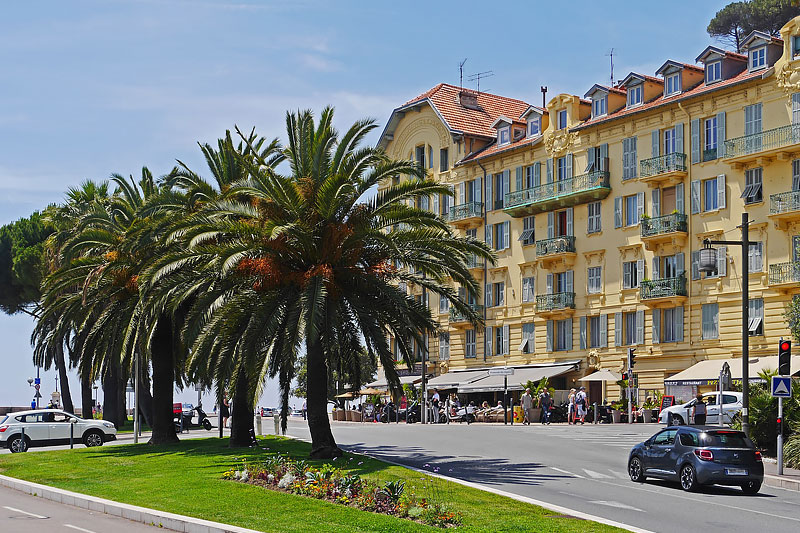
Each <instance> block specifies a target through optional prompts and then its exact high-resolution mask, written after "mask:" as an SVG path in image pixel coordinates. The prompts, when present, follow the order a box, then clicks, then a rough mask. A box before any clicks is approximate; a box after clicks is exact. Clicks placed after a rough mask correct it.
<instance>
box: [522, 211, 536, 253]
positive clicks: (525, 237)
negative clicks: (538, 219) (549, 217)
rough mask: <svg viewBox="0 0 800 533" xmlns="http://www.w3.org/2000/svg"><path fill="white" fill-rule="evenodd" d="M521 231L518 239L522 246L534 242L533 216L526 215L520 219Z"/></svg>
mask: <svg viewBox="0 0 800 533" xmlns="http://www.w3.org/2000/svg"><path fill="white" fill-rule="evenodd" d="M522 224H523V226H522V233H520V235H519V240H520V242H521V243H522V245H523V246H530V245H532V244H536V232H535V229H534V216H533V215H531V216H528V217H525V218H523V219H522Z"/></svg>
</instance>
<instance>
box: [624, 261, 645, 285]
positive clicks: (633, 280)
mask: <svg viewBox="0 0 800 533" xmlns="http://www.w3.org/2000/svg"><path fill="white" fill-rule="evenodd" d="M643 270H644V260H641V259H640V260H639V261H626V262H624V263H622V288H623V289H635V288H637V287H639V282H640V281H641V280H640V279H639V278H640V277H644V272H643ZM640 274H641V276H640Z"/></svg>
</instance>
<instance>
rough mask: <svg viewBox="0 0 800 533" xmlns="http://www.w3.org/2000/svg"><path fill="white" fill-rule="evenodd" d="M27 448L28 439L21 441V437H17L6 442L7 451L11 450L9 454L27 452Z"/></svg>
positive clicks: (28, 444) (28, 445)
mask: <svg viewBox="0 0 800 533" xmlns="http://www.w3.org/2000/svg"><path fill="white" fill-rule="evenodd" d="M29 447H30V441H29V440H28V437H25V439H23V438H22V436H21V435H17V436H16V437H12V438H11V440H10V441H8V449H9V450H11V453H20V452H27V451H28V448H29Z"/></svg>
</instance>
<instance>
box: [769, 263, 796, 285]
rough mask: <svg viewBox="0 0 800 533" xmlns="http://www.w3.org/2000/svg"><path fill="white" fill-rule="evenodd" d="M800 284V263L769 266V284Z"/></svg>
mask: <svg viewBox="0 0 800 533" xmlns="http://www.w3.org/2000/svg"><path fill="white" fill-rule="evenodd" d="M792 282H800V261H790V262H788V263H778V264H777V265H770V266H769V284H770V285H780V284H782V283H792Z"/></svg>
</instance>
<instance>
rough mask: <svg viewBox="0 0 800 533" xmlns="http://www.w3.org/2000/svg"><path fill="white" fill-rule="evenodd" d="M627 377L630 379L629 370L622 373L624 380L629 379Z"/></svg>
mask: <svg viewBox="0 0 800 533" xmlns="http://www.w3.org/2000/svg"><path fill="white" fill-rule="evenodd" d="M627 379H628V373H627V372H623V373H622V381H627Z"/></svg>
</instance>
